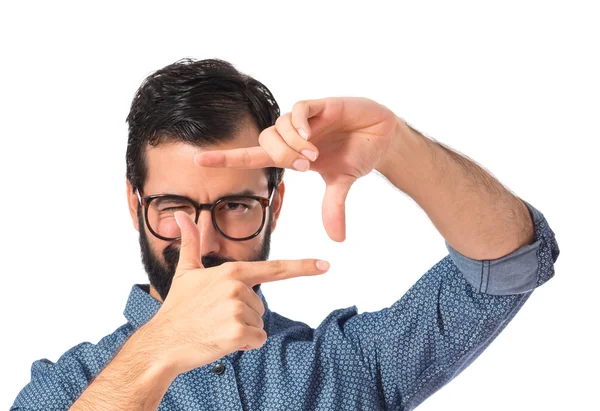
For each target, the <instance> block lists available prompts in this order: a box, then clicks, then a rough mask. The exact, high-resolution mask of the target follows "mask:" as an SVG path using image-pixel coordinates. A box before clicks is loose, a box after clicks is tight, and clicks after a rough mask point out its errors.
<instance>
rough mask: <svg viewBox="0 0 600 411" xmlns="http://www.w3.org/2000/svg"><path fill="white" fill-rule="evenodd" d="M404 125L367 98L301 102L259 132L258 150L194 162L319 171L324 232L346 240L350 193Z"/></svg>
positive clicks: (218, 153) (203, 156)
mask: <svg viewBox="0 0 600 411" xmlns="http://www.w3.org/2000/svg"><path fill="white" fill-rule="evenodd" d="M399 122H400V120H399V119H398V117H396V115H395V114H394V113H393V112H392V111H390V110H389V109H387V108H386V107H385V106H382V105H381V104H378V103H376V102H375V101H373V100H369V99H366V98H353V97H352V98H325V99H319V100H305V101H299V102H297V103H296V104H294V107H293V108H292V112H291V113H286V114H283V115H281V116H280V117H279V118H278V119H277V120H276V122H275V125H274V126H271V127H269V128H266V129H265V130H263V131H262V132H261V133H260V136H259V138H258V142H259V146H256V147H248V148H238V149H232V150H215V151H205V152H202V153H199V154H197V155H196V156H195V157H194V161H195V162H196V164H198V165H200V166H202V167H234V168H263V167H281V168H291V169H294V170H299V171H306V170H308V169H309V168H310V169H311V170H313V171H316V172H318V173H319V174H321V177H323V180H325V184H326V190H325V197H324V199H323V206H322V213H323V224H324V226H325V230H326V231H327V234H328V235H329V237H330V238H331V239H332V240H334V241H344V239H345V238H346V214H345V202H346V197H347V195H348V191H349V190H350V187H351V186H352V184H354V182H355V181H356V180H357V179H359V178H360V177H362V176H365V175H367V174H369V173H370V172H371V171H372V170H373V169H374V168H376V167H377V166H378V164H380V163H381V162H382V160H383V158H384V155H385V154H386V153H387V151H388V148H389V147H390V145H391V142H392V137H393V136H394V133H396V131H397V127H398V125H399ZM306 150H309V151H306ZM311 152H312V153H311ZM313 153H314V154H313Z"/></svg>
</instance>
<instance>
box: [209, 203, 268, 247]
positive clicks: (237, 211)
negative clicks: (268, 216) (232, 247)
mask: <svg viewBox="0 0 600 411" xmlns="http://www.w3.org/2000/svg"><path fill="white" fill-rule="evenodd" d="M214 212H215V219H216V221H217V225H218V226H219V229H220V230H221V231H222V232H223V233H224V234H225V235H227V236H229V237H232V238H237V239H240V238H246V237H250V236H251V235H254V234H255V233H256V232H257V231H258V229H259V228H260V226H261V224H262V221H263V208H262V205H261V204H260V202H259V201H258V200H256V199H253V198H246V197H234V198H228V199H227V200H225V201H223V202H221V203H219V204H218V205H217V206H216V207H215V210H214Z"/></svg>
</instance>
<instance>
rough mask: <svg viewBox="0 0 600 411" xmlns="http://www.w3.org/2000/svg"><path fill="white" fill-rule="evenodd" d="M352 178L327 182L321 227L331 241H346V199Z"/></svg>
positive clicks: (352, 181)
mask: <svg viewBox="0 0 600 411" xmlns="http://www.w3.org/2000/svg"><path fill="white" fill-rule="evenodd" d="M354 181H356V179H354V178H339V179H337V180H336V181H335V182H331V181H327V182H326V184H327V186H326V188H325V197H324V198H323V206H322V213H323V225H324V226H325V231H327V234H328V235H329V237H330V238H331V239H332V240H333V241H338V242H342V241H344V240H345V239H346V197H347V196H348V192H349V191H350V187H351V186H352V184H353V183H354Z"/></svg>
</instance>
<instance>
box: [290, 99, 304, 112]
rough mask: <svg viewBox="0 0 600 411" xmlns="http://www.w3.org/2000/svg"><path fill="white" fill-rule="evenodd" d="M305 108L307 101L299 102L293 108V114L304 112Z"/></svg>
mask: <svg viewBox="0 0 600 411" xmlns="http://www.w3.org/2000/svg"><path fill="white" fill-rule="evenodd" d="M304 106H306V100H300V101H297V102H296V103H294V105H293V106H292V111H293V112H297V111H302V110H304Z"/></svg>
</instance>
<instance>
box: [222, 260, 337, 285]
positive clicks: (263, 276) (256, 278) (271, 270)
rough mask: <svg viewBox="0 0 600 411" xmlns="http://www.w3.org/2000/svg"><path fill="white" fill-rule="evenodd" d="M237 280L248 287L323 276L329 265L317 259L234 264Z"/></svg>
mask: <svg viewBox="0 0 600 411" xmlns="http://www.w3.org/2000/svg"><path fill="white" fill-rule="evenodd" d="M233 264H241V265H237V266H236V268H234V270H236V271H237V270H239V274H238V275H237V278H238V279H239V280H241V281H243V282H244V283H246V284H247V285H248V286H250V287H252V286H254V285H256V284H261V283H268V282H272V281H281V280H287V279H288V278H294V277H303V276H310V275H318V274H323V273H325V272H326V271H327V270H329V263H328V262H327V261H323V260H317V259H312V258H311V259H303V260H273V261H250V262H235V263H233Z"/></svg>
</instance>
